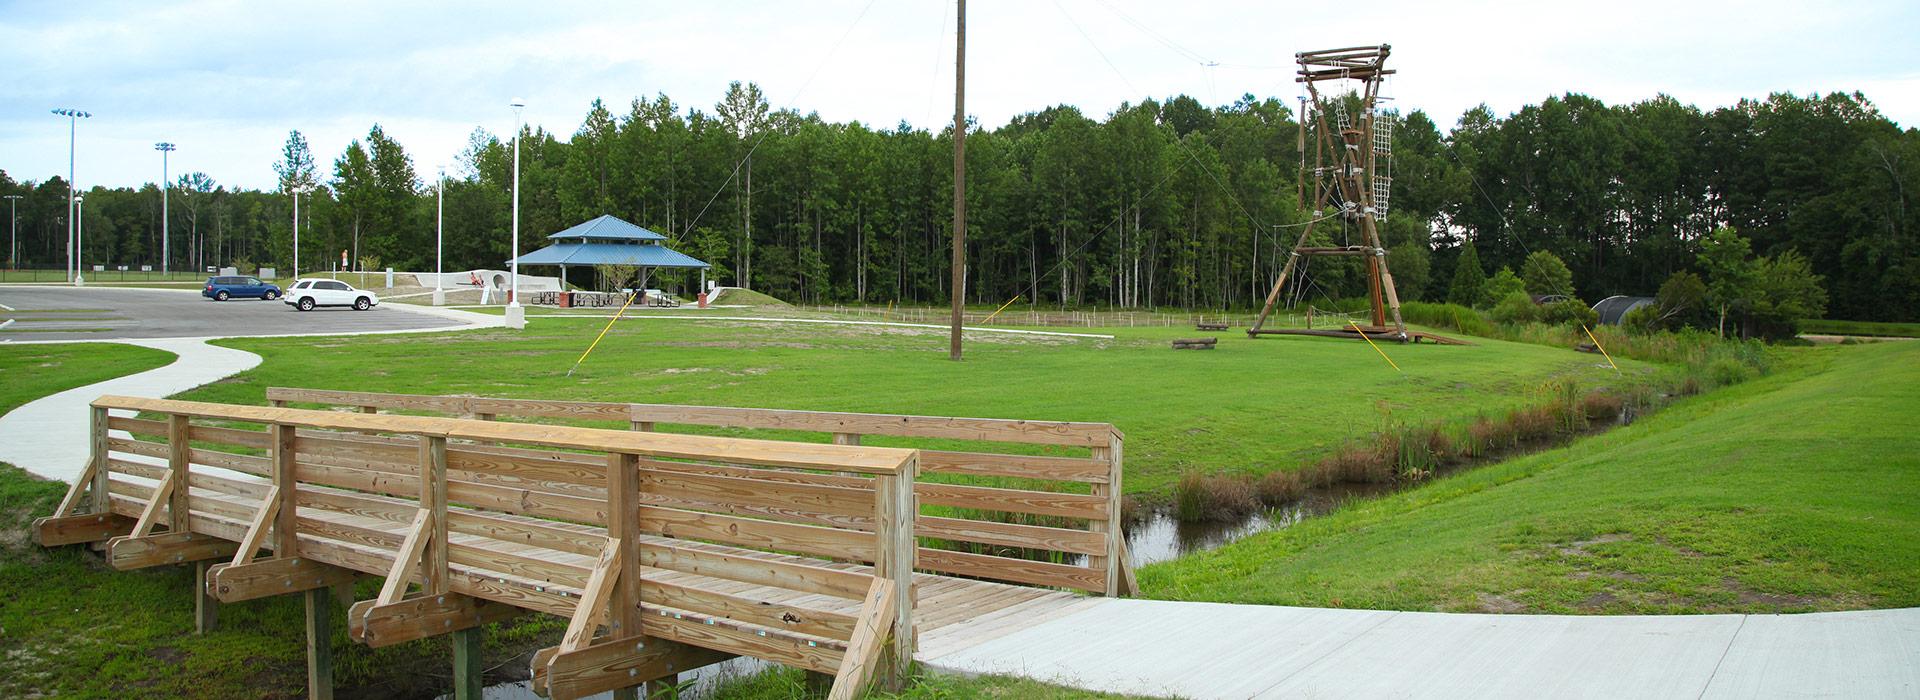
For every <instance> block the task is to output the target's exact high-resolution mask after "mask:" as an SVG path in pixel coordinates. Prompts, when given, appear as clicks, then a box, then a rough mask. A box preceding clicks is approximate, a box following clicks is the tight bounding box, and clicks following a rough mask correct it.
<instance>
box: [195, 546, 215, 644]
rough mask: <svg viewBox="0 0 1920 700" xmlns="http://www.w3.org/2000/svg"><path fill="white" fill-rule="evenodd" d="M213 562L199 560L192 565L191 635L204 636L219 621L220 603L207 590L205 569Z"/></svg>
mask: <svg viewBox="0 0 1920 700" xmlns="http://www.w3.org/2000/svg"><path fill="white" fill-rule="evenodd" d="M212 565H213V562H210V561H206V560H204V559H203V560H200V561H196V562H194V563H193V633H194V634H206V633H208V632H211V631H213V628H214V626H215V625H217V624H219V621H220V601H218V600H215V599H214V597H213V594H212V593H211V592H209V590H208V588H207V569H208V568H209V567H211V566H212Z"/></svg>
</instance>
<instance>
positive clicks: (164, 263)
mask: <svg viewBox="0 0 1920 700" xmlns="http://www.w3.org/2000/svg"><path fill="white" fill-rule="evenodd" d="M153 150H156V151H159V152H160V278H161V279H167V277H168V276H169V273H171V272H172V271H173V268H172V267H171V266H170V263H171V262H172V261H173V258H172V257H171V256H169V255H167V241H168V240H169V239H171V238H172V236H170V235H168V234H167V222H168V220H169V218H170V217H168V216H167V154H169V153H172V152H173V150H174V148H173V144H171V143H167V142H165V141H162V142H160V143H156V144H154V145H153Z"/></svg>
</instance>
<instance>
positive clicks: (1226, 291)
mask: <svg viewBox="0 0 1920 700" xmlns="http://www.w3.org/2000/svg"><path fill="white" fill-rule="evenodd" d="M1293 119H1294V115H1293V114H1292V112H1291V110H1289V108H1288V105H1286V104H1285V103H1283V102H1282V101H1281V100H1279V99H1274V98H1267V99H1260V98H1256V97H1254V96H1252V95H1248V96H1245V97H1243V98H1241V99H1240V100H1238V101H1236V102H1234V103H1233V104H1230V105H1223V106H1218V107H1208V106H1206V105H1203V104H1201V103H1200V102H1198V101H1196V100H1194V99H1193V98H1190V97H1186V96H1179V97H1173V98H1170V99H1166V100H1164V101H1156V100H1145V101H1142V102H1140V103H1138V104H1123V105H1121V106H1120V107H1119V108H1118V109H1116V110H1114V111H1113V112H1112V113H1111V114H1109V115H1106V117H1105V118H1104V119H1096V118H1094V117H1091V116H1089V115H1086V114H1083V113H1082V112H1081V111H1080V110H1079V109H1077V108H1074V107H1069V106H1060V107H1052V108H1048V109H1045V110H1042V111H1039V112H1034V113H1029V114H1025V115H1022V116H1019V117H1017V118H1015V119H1013V120H1012V121H1011V122H1010V123H1008V124H1006V125H1005V126H1002V127H1000V128H997V129H992V130H974V131H969V133H968V137H967V156H968V158H967V167H968V176H967V182H968V200H969V201H968V204H967V211H968V217H969V219H968V222H969V223H968V260H969V268H970V269H969V274H968V278H969V280H970V282H969V285H968V289H967V294H968V298H969V301H970V302H974V303H981V304H989V303H991V304H998V303H1000V302H1003V301H1005V300H1007V299H1009V298H1012V297H1014V296H1015V295H1022V298H1023V299H1024V300H1026V301H1029V302H1037V303H1041V304H1049V305H1053V304H1062V303H1064V304H1068V305H1101V306H1108V305H1113V306H1122V307H1128V306H1178V307H1194V308H1216V309H1217V308H1247V307H1249V306H1253V305H1257V304H1259V303H1260V300H1261V298H1262V297H1263V296H1264V294H1265V292H1266V288H1267V286H1268V285H1269V284H1270V283H1271V280H1272V279H1273V277H1274V276H1275V275H1276V274H1277V272H1278V269H1279V266H1280V264H1282V263H1283V262H1284V261H1285V258H1286V251H1287V249H1288V248H1289V247H1290V246H1291V245H1292V242H1293V238H1294V237H1295V236H1297V235H1298V231H1299V229H1298V228H1297V226H1298V225H1299V224H1300V223H1302V222H1304V221H1306V220H1308V219H1309V218H1312V214H1311V213H1310V212H1304V211H1302V210H1301V206H1300V204H1299V201H1298V197H1299V195H1298V190H1297V185H1298V180H1297V178H1298V169H1299V163H1300V154H1299V153H1298V151H1297V150H1296V145H1295V125H1294V122H1293ZM1394 119H1395V120H1396V122H1397V126H1396V128H1395V137H1394V141H1395V143H1394V159H1393V173H1392V175H1393V195H1392V198H1391V201H1392V203H1393V210H1392V212H1391V214H1390V216H1389V220H1388V222H1387V225H1386V226H1385V228H1384V230H1385V236H1386V242H1387V244H1388V246H1389V247H1390V249H1391V251H1392V252H1391V258H1390V259H1391V261H1392V265H1393V269H1394V272H1395V276H1396V278H1397V280H1398V281H1399V284H1400V291H1401V296H1402V297H1403V298H1407V299H1436V300H1438V299H1445V298H1446V297H1447V294H1448V286H1449V285H1448V281H1449V280H1452V279H1453V278H1454V271H1455V266H1456V262H1457V260H1458V259H1459V258H1460V256H1461V251H1462V250H1463V249H1467V247H1466V246H1463V243H1465V242H1467V241H1472V242H1473V243H1474V246H1472V249H1474V250H1475V254H1476V256H1477V260H1478V265H1479V266H1480V267H1481V268H1483V269H1484V270H1485V272H1486V274H1487V275H1489V276H1491V275H1493V274H1494V273H1495V271H1497V270H1499V269H1500V268H1502V267H1508V268H1512V269H1514V270H1516V271H1517V270H1519V269H1520V268H1521V266H1522V262H1523V261H1524V260H1525V259H1526V258H1527V256H1528V255H1529V254H1530V253H1533V252H1536V251H1548V252H1552V253H1554V254H1555V255H1557V256H1558V257H1559V258H1561V259H1562V260H1564V261H1565V262H1566V264H1567V266H1568V268H1570V269H1571V271H1572V281H1573V285H1574V287H1575V290H1576V293H1577V296H1579V297H1581V298H1584V299H1586V300H1588V301H1592V300H1596V299H1599V298H1601V297H1605V296H1608V295H1612V294H1621V293H1624V294H1646V295H1651V294H1652V293H1653V292H1654V291H1655V290H1657V289H1658V288H1659V287H1660V285H1661V284H1662V282H1663V281H1664V280H1666V279H1667V278H1668V277H1669V276H1670V275H1671V274H1672V273H1674V272H1676V271H1681V270H1687V269H1690V268H1697V267H1698V265H1699V263H1698V262H1697V261H1698V259H1699V256H1698V253H1699V252H1700V248H1701V246H1700V242H1701V241H1702V240H1703V238H1705V237H1706V236H1707V235H1708V234H1710V233H1712V232H1713V231H1715V230H1716V229H1719V228H1721V227H1723V226H1725V227H1731V228H1733V229H1735V230H1737V231H1738V232H1739V234H1740V235H1741V236H1743V237H1745V238H1746V239H1748V240H1750V241H1751V246H1752V252H1753V253H1754V254H1756V255H1761V256H1777V255H1782V254H1785V253H1788V252H1789V251H1792V252H1794V253H1796V254H1797V255H1798V256H1804V258H1805V259H1806V261H1807V262H1808V263H1809V264H1810V265H1811V268H1812V271H1813V272H1814V273H1816V274H1818V275H1820V276H1821V277H1822V278H1823V279H1824V284H1825V285H1826V287H1827V291H1828V296H1829V303H1828V305H1827V309H1828V315H1829V316H1831V317H1835V318H1848V319H1861V320H1886V321H1894V320H1899V321H1909V320H1916V318H1920V249H1916V246H1915V228H1914V226H1915V223H1916V216H1917V214H1916V212H1915V211H1914V207H1913V206H1912V205H1911V204H1910V202H1909V199H1910V197H1911V196H1912V194H1913V192H1912V191H1910V190H1908V189H1907V187H1908V185H1910V184H1913V185H1916V187H1920V132H1917V131H1916V130H1914V129H1906V130H1902V129H1901V128H1900V127H1899V126H1898V125H1896V124H1894V123H1893V122H1891V121H1889V120H1888V119H1886V118H1885V117H1883V116H1882V115H1880V114H1879V112H1878V111H1877V110H1875V108H1874V107H1873V106H1872V104H1871V103H1870V102H1868V101H1867V100H1866V98H1865V97H1864V96H1861V95H1859V94H1852V95H1847V94H1828V95H1814V96H1807V97H1799V96H1794V95H1787V94H1776V95H1773V96H1770V97H1768V98H1766V99H1764V100H1746V101H1742V102H1740V103H1739V104H1736V105H1733V106H1729V107H1724V108H1720V109H1715V110H1712V111H1702V110H1700V109H1698V108H1696V107H1693V106H1690V105H1686V104H1682V103H1680V102H1677V101H1675V100H1673V99H1671V98H1668V97H1665V96H1661V97H1655V98H1653V99H1650V100H1646V101H1643V102H1637V103H1634V104H1628V105H1613V106H1609V105H1606V104H1603V103H1601V102H1600V101H1599V100H1596V99H1594V98H1591V97H1588V96H1585V95H1580V94H1569V95H1565V96H1562V97H1555V98H1551V99H1547V100H1545V101H1543V102H1541V103H1540V104H1536V105H1530V106H1527V107H1525V108H1523V109H1521V110H1519V111H1518V112H1516V113H1514V114H1511V115H1508V116H1506V117H1504V118H1502V117H1498V116H1496V115H1494V114H1493V113H1492V112H1491V111H1490V110H1488V109H1487V108H1485V107H1479V108H1475V109H1472V110H1469V111H1467V112H1466V113H1465V114H1463V115H1461V116H1460V117H1459V119H1458V121H1457V123H1456V125H1455V126H1454V127H1453V128H1452V129H1451V130H1449V131H1447V132H1445V133H1443V132H1442V131H1441V130H1440V128H1439V127H1438V126H1437V125H1436V124H1435V123H1434V121H1433V120H1432V119H1431V118H1430V117H1429V116H1428V115H1426V114H1424V113H1422V112H1420V111H1411V112H1408V113H1406V114H1404V115H1396V116H1395V117H1394ZM524 136H525V138H524V141H523V148H524V153H523V156H522V157H523V161H522V168H523V171H522V175H521V178H522V181H523V182H524V185H525V188H526V190H525V193H524V196H523V197H522V199H521V216H522V225H523V229H522V234H523V235H522V245H523V247H525V248H526V249H528V250H531V249H533V248H535V247H538V246H540V245H542V244H543V243H544V241H543V240H542V238H543V237H544V236H545V235H546V234H547V233H551V232H554V231H558V230H560V229H562V228H565V227H567V226H570V225H573V224H575V223H579V222H581V221H584V220H586V219H589V218H592V217H594V216H598V215H600V214H608V213H610V214H613V215H615V216H619V217H621V218H624V219H627V220H629V221H633V222H635V223H638V224H640V225H642V226H646V227H648V228H652V229H655V230H657V231H660V232H662V233H666V234H668V235H669V236H671V237H672V238H674V243H673V245H675V246H676V247H678V248H679V249H681V250H683V251H685V252H688V253H690V254H692V255H695V256H696V257H700V258H702V259H705V260H707V261H709V262H712V263H714V265H715V266H716V271H715V272H716V273H717V279H720V280H722V281H723V283H732V284H739V285H741V286H751V287H754V288H756V289H760V290H763V291H766V292H768V293H771V294H774V295H776V296H780V297H784V298H787V299H790V300H793V301H798V302H828V301H832V302H841V301H866V302H878V303H885V302H889V301H893V302H905V303H914V302H944V301H945V299H946V298H947V289H946V281H947V280H948V277H949V276H948V274H947V272H946V267H947V265H948V241H949V235H950V231H949V229H950V222H951V211H952V210H951V198H952V196H951V192H952V179H951V178H952V152H953V148H952V140H951V139H952V133H951V129H946V130H942V131H941V132H938V133H935V132H930V131H927V130H924V129H916V128H913V127H911V126H909V125H907V124H905V123H902V124H900V125H898V126H895V127H892V128H881V129H876V128H874V127H872V126H869V125H866V124H861V123H858V122H853V123H844V124H843V123H831V122H826V121H823V120H821V119H820V118H819V117H818V116H817V115H811V114H805V115H803V114H799V113H795V112H792V111H783V110H771V109H769V106H768V104H767V102H766V100H765V99H764V98H763V97H762V96H761V94H760V91H759V90H758V88H757V87H755V86H753V85H752V84H746V85H740V84H736V85H734V86H733V89H732V90H731V91H730V92H729V94H728V95H727V97H726V98H725V99H724V100H723V101H722V102H720V103H719V104H717V105H715V106H714V107H713V108H712V110H711V111H705V110H700V109H689V108H686V107H685V106H682V105H678V104H675V103H674V102H672V101H671V100H670V99H669V98H668V97H666V96H665V95H660V96H657V97H655V98H653V99H635V100H633V101H632V102H631V104H630V106H629V107H628V109H627V111H626V113H625V114H616V113H614V112H613V111H611V110H610V109H608V108H607V107H606V106H605V105H604V104H603V103H601V102H600V101H597V100H596V101H595V102H594V103H593V105H592V107H591V109H590V110H589V111H588V113H587V114H586V116H585V118H584V120H583V121H582V123H581V125H580V127H579V128H578V130H576V131H575V132H574V133H573V134H572V135H571V137H569V138H566V139H564V140H563V139H562V138H561V137H560V136H559V135H556V134H553V133H549V132H547V131H545V130H543V129H539V128H532V127H530V128H528V129H527V130H526V131H525V132H524ZM511 153H512V151H511V142H510V141H503V140H502V139H501V138H500V137H499V136H496V135H494V134H490V133H487V132H485V131H484V130H475V131H474V132H473V134H472V136H471V137H470V139H469V146H468V148H467V150H466V151H465V152H464V153H463V154H462V156H461V158H460V161H459V163H458V164H457V166H456V167H455V170H454V171H452V172H448V173H447V174H446V177H447V179H446V184H445V212H446V232H447V234H446V236H447V240H446V256H447V266H448V269H468V268H474V267H499V266H501V265H502V264H503V263H502V261H503V260H504V259H506V257H507V248H508V236H507V230H508V220H509V201H510V193H509V183H510V181H511V176H510V173H511ZM261 157H262V159H272V160H274V161H276V165H275V170H276V172H279V173H280V174H281V183H280V186H279V188H278V189H276V190H274V191H267V192H263V191H256V190H246V189H230V188H226V187H223V186H221V185H220V184H219V183H218V182H217V181H216V180H215V179H214V178H212V177H210V176H208V175H207V174H203V173H190V174H187V175H185V176H182V177H181V178H180V180H179V182H178V183H176V184H175V186H174V187H173V188H172V190H171V197H172V199H171V210H170V211H171V216H172V217H173V221H172V225H171V230H172V235H173V241H172V243H171V245H170V251H171V253H172V255H173V257H174V260H173V267H175V268H186V269H192V268H194V267H196V266H199V265H214V264H235V263H237V264H239V265H240V266H242V267H248V266H250V265H274V266H278V267H279V268H281V269H282V270H284V269H286V268H287V267H288V265H289V264H290V261H291V257H292V255H291V240H290V235H289V229H290V227H291V223H292V201H291V198H290V197H289V196H288V192H289V191H290V190H293V189H299V190H301V191H304V192H305V194H303V195H301V207H300V217H301V246H302V250H301V260H302V263H303V265H305V266H306V267H308V268H312V267H315V266H317V265H319V264H323V263H324V262H325V261H328V260H330V259H335V258H337V257H338V255H339V251H340V250H342V249H348V250H353V251H357V255H356V256H355V257H356V259H357V260H360V261H362V263H363V264H365V265H366V266H368V267H375V268H377V267H384V266H393V267H395V268H397V269H414V270H418V269H429V268H431V266H432V263H433V236H434V205H435V201H434V184H435V176H436V175H437V173H430V172H420V171H419V170H418V169H417V168H416V167H415V165H414V164H413V163H412V161H411V159H410V158H409V157H408V156H407V154H406V152H405V150H404V148H403V146H402V145H401V144H399V143H397V142H395V141H394V140H393V139H391V138H389V137H388V136H387V135H386V134H385V133H384V132H383V131H382V130H381V129H380V127H378V126H374V127H373V128H372V130H371V131H370V132H369V133H368V134H367V135H366V137H365V138H363V139H360V140H358V141H356V142H354V143H353V144H352V145H350V146H349V147H348V148H347V149H346V150H345V151H344V152H343V153H340V154H338V155H337V156H335V157H333V158H332V159H331V160H324V159H323V158H324V155H323V156H322V157H321V158H322V159H317V158H316V156H315V155H314V154H312V153H311V152H310V151H309V149H308V147H307V144H306V141H305V139H304V138H303V137H301V136H300V134H299V133H298V132H295V133H293V134H291V135H290V137H289V139H288V142H287V145H286V148H285V149H284V151H283V152H282V153H279V154H269V153H263V154H261ZM66 187H67V186H66V183H65V182H64V181H62V180H61V179H59V178H57V177H54V178H49V179H46V180H43V181H31V180H29V181H26V182H24V183H20V182H16V181H15V180H14V179H13V178H11V177H9V176H7V175H6V174H5V173H0V190H4V191H5V193H6V194H15V193H17V194H21V195H24V199H22V200H19V227H20V228H19V230H20V238H21V241H20V247H21V254H22V260H21V266H22V267H50V268H59V267H60V266H61V265H62V261H63V256H64V240H65V225H66V224H65V217H66V204H65V197H66ZM160 209H161V207H160V193H159V191H158V189H157V188H156V187H155V186H153V185H148V186H146V187H144V188H142V189H139V190H133V189H126V188H121V189H104V188H95V189H94V190H92V191H90V192H88V193H87V195H86V207H85V216H86V222H85V224H86V231H87V235H86V244H85V245H86V250H85V251H84V252H85V259H86V262H87V263H88V264H109V265H120V264H128V265H134V266H136V267H135V269H138V267H137V266H138V265H141V264H153V265H155V266H156V267H158V263H159V261H158V257H159V250H160V248H161V246H160V242H159V237H160V230H161V226H160ZM1337 223H1338V222H1337V220H1335V221H1330V222H1328V225H1327V226H1323V227H1322V231H1323V232H1324V233H1323V234H1322V235H1323V236H1324V238H1325V240H1326V241H1328V242H1338V241H1339V240H1340V239H1341V237H1343V236H1345V235H1348V232H1345V231H1342V230H1341V228H1340V227H1339V226H1338V225H1335V224H1337ZM536 272H537V271H536ZM1306 272H1307V274H1306V276H1305V279H1306V280H1307V284H1306V285H1304V286H1303V287H1301V288H1300V289H1299V290H1297V293H1296V298H1298V299H1301V300H1306V301H1312V300H1316V299H1320V298H1327V299H1333V298H1340V297H1344V296H1350V295H1354V294H1357V293H1359V291H1360V279H1359V267H1358V266H1357V264H1353V263H1342V262H1338V261H1336V262H1323V261H1319V260H1316V261H1315V262H1314V263H1313V266H1312V267H1310V268H1309V269H1308V270H1307V271H1306ZM576 281H578V280H576Z"/></svg>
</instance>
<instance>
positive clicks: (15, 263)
mask: <svg viewBox="0 0 1920 700" xmlns="http://www.w3.org/2000/svg"><path fill="white" fill-rule="evenodd" d="M6 200H7V208H8V209H11V210H13V212H12V213H13V223H12V224H11V225H10V226H9V227H8V229H7V269H9V270H18V269H20V195H17V194H10V195H7V196H6Z"/></svg>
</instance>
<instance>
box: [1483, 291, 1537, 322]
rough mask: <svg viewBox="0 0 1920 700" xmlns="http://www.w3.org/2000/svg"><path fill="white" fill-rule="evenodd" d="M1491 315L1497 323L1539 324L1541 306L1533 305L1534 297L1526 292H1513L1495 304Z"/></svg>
mask: <svg viewBox="0 0 1920 700" xmlns="http://www.w3.org/2000/svg"><path fill="white" fill-rule="evenodd" d="M1489 315H1490V316H1492V317H1493V320H1494V322H1495V323H1508V324H1514V323H1538V322H1539V321H1540V305H1539V304H1535V303H1533V297H1529V296H1527V293H1526V292H1524V291H1522V292H1512V293H1510V294H1508V295H1507V296H1506V298H1503V299H1501V300H1500V303H1498V304H1495V305H1494V307H1493V312H1492V313H1491V314H1489Z"/></svg>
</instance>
